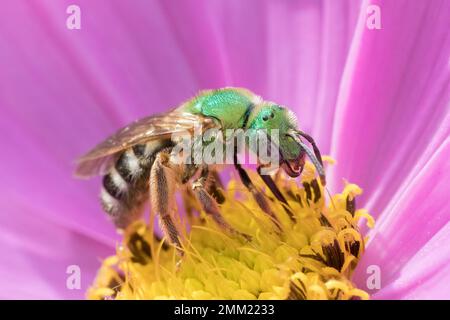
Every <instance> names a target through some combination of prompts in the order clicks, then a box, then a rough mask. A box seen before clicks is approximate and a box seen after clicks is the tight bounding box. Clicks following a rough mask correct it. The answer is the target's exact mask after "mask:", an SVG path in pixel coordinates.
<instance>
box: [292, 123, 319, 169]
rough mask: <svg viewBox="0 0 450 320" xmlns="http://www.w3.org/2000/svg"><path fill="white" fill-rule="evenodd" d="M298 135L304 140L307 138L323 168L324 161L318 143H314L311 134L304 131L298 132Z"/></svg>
mask: <svg viewBox="0 0 450 320" xmlns="http://www.w3.org/2000/svg"><path fill="white" fill-rule="evenodd" d="M297 133H298V134H299V135H301V136H302V137H303V138H305V139H306V140H307V141H308V142H309V143H310V144H311V146H312V147H313V150H314V154H315V155H316V157H317V160H319V162H320V164H321V165H322V166H323V161H322V155H321V154H320V150H319V148H318V147H317V145H316V142H315V141H314V139H313V137H311V136H310V135H309V134H306V133H304V132H303V131H300V130H297Z"/></svg>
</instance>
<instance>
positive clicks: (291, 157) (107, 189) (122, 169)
mask: <svg viewBox="0 0 450 320" xmlns="http://www.w3.org/2000/svg"><path fill="white" fill-rule="evenodd" d="M297 127H298V125H297V119H296V117H295V115H294V114H293V112H291V111H290V110H289V109H288V108H285V107H283V106H280V105H278V104H276V103H273V102H268V101H264V100H263V99H262V98H260V97H259V96H257V95H256V94H254V93H252V92H250V91H249V90H247V89H243V88H230V87H228V88H222V89H216V90H206V91H201V92H200V93H199V94H198V95H196V96H195V97H193V98H191V99H190V100H188V101H186V102H184V103H183V104H181V105H180V106H179V107H177V108H175V109H172V110H171V111H169V112H167V113H163V114H158V115H153V116H149V117H146V118H143V119H140V120H137V121H135V122H134V123H132V124H130V125H128V126H126V127H125V128H123V129H121V130H119V131H118V132H117V133H115V134H113V135H112V136H110V137H109V138H108V139H106V140H105V141H103V142H101V143H100V144H98V145H97V146H96V147H95V148H94V149H92V150H91V151H90V152H88V153H87V154H86V155H84V156H82V157H81V158H79V160H78V162H77V168H76V172H75V174H76V175H77V176H78V177H83V178H89V177H92V176H96V175H102V176H103V180H102V181H103V183H102V184H103V186H102V189H101V196H100V197H101V202H102V205H103V208H104V210H105V211H106V213H107V214H108V215H109V216H110V218H111V220H112V221H113V222H114V224H115V226H116V228H118V229H124V228H126V227H127V226H128V225H129V224H130V223H132V222H133V221H135V220H137V219H139V218H140V217H141V216H142V214H143V211H144V205H145V203H146V202H147V201H148V200H150V204H151V210H152V212H153V213H154V214H157V216H158V218H159V221H160V225H161V227H162V230H163V232H164V233H165V235H166V237H167V239H168V240H169V241H170V243H171V244H173V245H175V246H176V247H177V248H178V249H179V251H181V252H182V249H181V248H182V240H181V238H180V233H179V231H178V230H177V228H176V225H175V223H174V220H173V213H174V212H175V211H176V204H175V203H176V201H175V193H176V191H177V190H181V189H183V187H184V190H185V191H186V192H188V193H190V194H191V195H192V196H194V197H195V198H196V199H197V200H198V203H199V204H200V206H201V208H202V210H203V211H204V212H205V213H206V214H208V215H211V217H212V218H213V219H214V220H215V221H216V223H218V225H219V226H220V227H222V228H224V229H225V230H227V231H229V232H231V233H235V234H239V235H241V236H243V237H245V238H246V239H250V237H249V236H248V235H246V234H244V233H241V232H239V231H237V230H235V229H234V228H233V227H231V226H230V225H229V224H228V223H227V222H226V221H225V220H224V218H223V217H222V216H221V213H220V210H219V205H220V204H221V203H222V202H223V201H224V197H223V195H222V194H221V191H220V188H218V187H217V184H218V183H219V182H218V181H216V182H217V183H216V182H214V178H213V177H216V179H217V177H218V174H217V170H218V169H217V167H215V166H213V165H210V164H206V163H201V162H200V163H192V162H190V163H186V164H179V163H175V162H174V161H173V154H172V151H173V150H174V147H175V145H176V143H177V140H176V138H174V137H176V136H177V134H178V133H186V132H188V134H191V135H193V134H194V131H195V129H196V128H201V130H202V132H205V130H208V129H211V128H214V129H217V130H222V131H223V130H225V129H242V130H250V131H251V132H258V131H260V130H263V129H278V132H279V139H278V145H277V146H276V148H277V152H278V153H279V157H278V159H279V160H278V161H279V167H281V168H282V169H283V170H284V171H285V172H286V173H287V175H289V176H290V177H298V176H299V175H300V174H301V172H302V170H303V167H304V164H305V157H306V156H308V157H309V158H310V159H311V161H312V163H313V164H314V165H315V167H316V169H317V172H318V174H319V175H320V179H321V182H322V185H325V173H324V169H323V163H322V157H321V155H320V151H319V149H318V148H317V145H316V143H315V142H314V140H313V138H312V137H310V136H309V135H307V134H306V133H304V132H302V131H300V130H299V129H298V128H297ZM302 138H304V139H306V141H308V142H309V143H310V144H311V146H312V150H311V149H310V148H309V147H308V146H307V145H306V144H305V143H304V142H303V140H302ZM233 152H234V155H233V165H234V168H235V169H236V170H237V172H238V174H239V177H240V179H241V181H242V182H243V184H244V185H245V187H246V188H247V189H248V190H249V191H250V193H251V194H252V196H253V197H254V199H255V200H256V202H257V203H258V205H259V206H260V207H261V209H262V210H263V211H264V212H265V213H267V214H268V215H270V217H271V218H273V220H274V221H275V222H277V219H276V216H275V214H274V213H273V212H272V211H271V208H270V206H269V204H268V201H267V200H266V197H265V195H264V194H263V192H262V191H261V190H259V189H258V188H257V187H256V186H255V185H254V183H253V182H252V180H251V179H250V177H249V175H248V173H247V171H246V170H245V169H244V168H243V167H242V166H241V164H240V162H239V161H238V160H237V153H238V152H239V150H238V149H237V148H235V150H234V151H233ZM256 156H257V157H258V154H257V155H256ZM263 168H264V164H260V165H259V166H258V168H257V172H258V173H259V175H260V177H261V178H262V180H263V181H264V183H265V184H266V185H267V187H268V188H269V189H270V190H271V192H272V193H273V195H274V197H275V198H276V199H277V200H278V201H280V202H281V203H283V204H284V207H285V209H286V211H287V212H288V213H290V214H291V212H290V210H289V206H288V203H287V201H286V199H285V197H284V196H283V194H282V193H281V191H280V190H279V189H278V187H277V186H276V184H275V182H274V180H273V179H272V178H271V176H270V175H268V174H263V173H262V169H263ZM291 215H292V214H291ZM278 226H279V225H278Z"/></svg>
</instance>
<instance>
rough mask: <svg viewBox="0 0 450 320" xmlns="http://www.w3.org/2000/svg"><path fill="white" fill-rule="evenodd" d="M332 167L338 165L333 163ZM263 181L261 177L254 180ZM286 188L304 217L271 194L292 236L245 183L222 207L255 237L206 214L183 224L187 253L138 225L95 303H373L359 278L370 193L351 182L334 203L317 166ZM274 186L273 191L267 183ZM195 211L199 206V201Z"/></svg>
mask: <svg viewBox="0 0 450 320" xmlns="http://www.w3.org/2000/svg"><path fill="white" fill-rule="evenodd" d="M325 160H326V161H327V162H332V160H331V159H329V158H326V157H325ZM252 178H253V179H252V180H253V181H254V182H255V183H256V182H257V181H259V179H258V178H257V177H252ZM276 183H277V185H278V186H279V187H280V189H281V190H282V192H283V194H284V195H285V197H286V198H287V200H288V203H289V206H290V209H291V211H292V212H293V213H294V216H295V217H294V219H291V218H290V217H289V215H288V214H287V213H286V210H285V208H284V207H283V205H282V204H281V203H280V202H278V201H276V200H275V198H274V197H273V196H272V194H271V193H270V192H269V191H267V190H266V194H267V197H268V199H269V201H270V203H271V206H272V209H273V211H274V212H275V213H276V214H277V218H278V219H279V221H280V222H281V225H282V229H283V230H282V232H279V230H278V229H277V227H276V225H275V223H274V222H273V221H272V220H271V218H270V217H269V216H268V215H267V214H265V213H264V212H263V211H262V210H261V209H260V208H259V207H258V205H257V204H256V202H255V201H254V200H253V198H252V196H251V195H250V194H249V193H248V192H247V190H246V189H245V187H244V186H242V185H241V184H240V183H238V182H236V181H235V180H232V181H231V182H230V183H229V184H228V186H227V190H226V191H224V192H225V198H226V201H225V202H224V203H223V204H222V205H221V208H220V210H221V213H222V215H223V216H224V218H225V219H226V220H227V221H228V222H229V223H230V224H231V225H232V226H233V227H234V228H235V229H236V230H238V231H240V232H243V233H246V234H248V235H251V236H252V239H251V241H246V240H245V239H244V238H243V237H240V236H235V235H232V234H229V233H228V232H226V231H224V230H222V229H220V227H219V226H218V225H216V224H215V222H214V221H213V220H212V219H211V217H209V216H206V215H205V214H204V213H200V215H199V216H194V215H189V222H187V221H186V219H182V218H179V219H178V221H177V222H178V226H179V229H180V230H186V229H187V228H186V226H187V224H188V223H189V225H191V230H190V231H189V232H184V233H183V237H184V241H183V243H184V252H185V254H184V257H183V258H182V259H181V260H180V258H179V257H178V256H177V253H176V250H175V249H174V248H172V246H169V245H167V244H166V243H165V242H163V241H158V240H157V239H155V237H154V235H153V232H152V230H153V225H152V224H150V225H147V224H146V223H144V222H143V221H140V222H137V223H135V224H133V225H131V226H130V227H129V228H128V229H127V230H126V231H125V234H124V239H123V242H122V244H121V245H120V246H119V247H118V248H117V252H116V254H115V255H114V256H112V257H109V258H107V259H106V260H104V261H103V264H102V267H101V268H100V270H99V272H98V275H97V278H96V280H95V282H94V284H93V285H92V286H91V288H90V289H89V290H88V293H87V295H88V298H90V299H355V298H357V299H368V298H369V295H368V294H367V293H366V292H365V291H363V290H360V289H358V288H356V287H355V286H354V284H353V283H352V282H351V280H350V278H351V274H352V272H353V270H354V269H355V267H356V265H357V263H358V260H359V259H360V257H361V255H362V253H363V251H364V239H363V237H362V236H361V234H360V232H359V230H358V227H357V223H358V221H359V220H360V219H361V218H366V219H367V225H368V226H369V227H371V226H372V225H373V223H374V221H373V219H372V217H371V216H370V215H369V214H368V213H367V212H366V211H365V210H364V209H361V210H356V208H355V197H356V196H357V195H359V194H361V192H362V191H361V189H360V188H359V187H358V186H356V185H354V184H348V183H347V184H346V186H345V188H344V190H343V192H342V193H340V194H336V195H333V196H332V197H331V199H330V200H329V201H325V196H324V188H323V187H322V186H321V185H320V182H318V180H317V179H315V171H314V167H313V166H312V165H311V164H309V163H307V164H306V167H305V170H304V173H303V175H302V179H301V184H300V185H297V183H296V182H295V181H293V180H289V179H287V178H284V177H283V176H281V175H279V176H278V177H277V178H276ZM258 187H259V188H260V189H262V190H264V186H262V185H261V184H258ZM192 206H193V207H195V208H198V206H197V205H196V204H195V203H192Z"/></svg>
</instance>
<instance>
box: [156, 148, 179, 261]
mask: <svg viewBox="0 0 450 320" xmlns="http://www.w3.org/2000/svg"><path fill="white" fill-rule="evenodd" d="M169 158H170V154H169V153H167V152H164V151H162V152H160V153H158V155H157V156H156V159H155V162H154V164H153V166H152V168H151V171H150V198H151V207H152V210H153V212H154V213H155V214H157V215H158V217H159V221H160V225H161V228H162V230H163V232H164V234H165V235H166V236H167V237H168V238H169V241H170V242H171V243H172V244H173V245H175V246H176V247H177V250H178V252H179V254H180V255H181V256H182V255H183V249H182V246H181V240H180V233H179V232H178V230H177V228H176V226H175V223H174V221H173V219H172V216H171V213H173V212H174V210H175V206H176V204H175V187H176V180H175V176H174V172H173V170H172V169H171V168H170V166H169Z"/></svg>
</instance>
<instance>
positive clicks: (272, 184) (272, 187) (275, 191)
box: [257, 167, 295, 220]
mask: <svg viewBox="0 0 450 320" xmlns="http://www.w3.org/2000/svg"><path fill="white" fill-rule="evenodd" d="M257 171H258V174H259V176H260V177H261V179H262V181H264V183H265V184H266V186H267V187H268V188H269V189H270V191H272V193H273V195H274V196H275V198H277V200H278V201H280V202H281V203H283V208H284V211H286V213H287V214H288V215H289V218H291V220H295V218H294V214H293V213H292V211H291V210H290V209H289V208H288V206H289V204H288V202H287V200H286V198H285V197H284V196H283V194H282V193H281V191H280V189H279V188H278V186H277V185H276V183H275V182H274V181H273V179H272V177H271V176H269V175H267V174H261V167H258V169H257Z"/></svg>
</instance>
